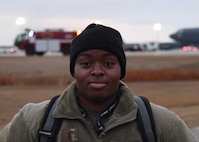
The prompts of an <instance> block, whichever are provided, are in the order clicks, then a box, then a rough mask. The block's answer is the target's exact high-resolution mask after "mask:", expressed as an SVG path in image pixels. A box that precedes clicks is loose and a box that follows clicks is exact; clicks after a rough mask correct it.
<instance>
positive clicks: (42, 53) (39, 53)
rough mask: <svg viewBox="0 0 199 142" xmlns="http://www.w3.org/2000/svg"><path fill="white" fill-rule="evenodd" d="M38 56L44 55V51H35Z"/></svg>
mask: <svg viewBox="0 0 199 142" xmlns="http://www.w3.org/2000/svg"><path fill="white" fill-rule="evenodd" d="M36 54H37V55H38V56H43V55H44V52H37V53H36Z"/></svg>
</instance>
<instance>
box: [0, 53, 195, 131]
mask: <svg viewBox="0 0 199 142" xmlns="http://www.w3.org/2000/svg"><path fill="white" fill-rule="evenodd" d="M68 67H69V57H68V56H65V57H61V56H45V57H37V56H34V57H0V113H1V115H0V130H1V129H2V127H3V126H4V125H5V124H7V123H8V122H9V121H10V120H11V118H12V117H13V115H14V114H15V113H16V112H17V111H19V109H20V108H21V107H22V106H23V105H24V104H26V103H28V102H40V101H43V100H46V99H50V98H51V97H53V96H54V95H57V94H59V93H61V92H62V91H63V89H64V88H65V87H66V86H67V85H68V84H69V83H70V82H71V81H72V80H73V78H72V77H71V76H70V73H69V68H68ZM124 81H125V82H126V83H127V84H128V85H129V87H130V88H131V89H132V91H133V92H134V94H135V95H143V96H146V97H148V98H149V99H150V101H151V102H153V103H156V104H159V105H162V106H165V107H167V108H168V109H170V110H172V111H174V112H176V113H177V114H178V115H179V116H180V117H182V119H183V120H184V121H185V122H186V123H187V124H188V126H189V127H194V126H199V93H198V92H199V56H143V57H141V56H128V57H127V74H126V77H125V78H124Z"/></svg>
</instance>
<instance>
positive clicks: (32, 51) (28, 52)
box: [25, 46, 35, 56]
mask: <svg viewBox="0 0 199 142" xmlns="http://www.w3.org/2000/svg"><path fill="white" fill-rule="evenodd" d="M25 52H26V55H28V56H32V55H34V54H35V49H34V46H27V47H26V48H25Z"/></svg>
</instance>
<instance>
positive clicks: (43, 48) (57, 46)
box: [14, 29, 81, 55]
mask: <svg viewBox="0 0 199 142" xmlns="http://www.w3.org/2000/svg"><path fill="white" fill-rule="evenodd" d="M80 32H81V31H64V30H62V29H48V30H45V31H34V30H31V29H26V30H25V32H24V33H21V34H19V35H17V36H16V39H15V42H14V45H15V46H17V47H18V48H19V49H21V50H24V51H25V53H26V55H34V54H36V55H43V54H44V53H46V52H48V51H50V52H62V53H63V55H67V54H69V51H70V44H71V42H72V40H73V39H74V38H75V37H76V36H77V35H78V34H80Z"/></svg>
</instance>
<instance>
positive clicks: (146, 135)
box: [38, 96, 156, 142]
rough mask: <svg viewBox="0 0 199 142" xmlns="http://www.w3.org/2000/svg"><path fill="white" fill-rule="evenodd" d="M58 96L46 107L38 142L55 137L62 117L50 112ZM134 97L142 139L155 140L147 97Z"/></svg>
mask: <svg viewBox="0 0 199 142" xmlns="http://www.w3.org/2000/svg"><path fill="white" fill-rule="evenodd" d="M58 97H59V96H55V97H53V98H52V99H51V101H50V103H49V105H48V107H47V109H46V112H45V115H44V117H43V120H42V123H41V128H40V129H39V140H38V142H54V141H55V139H56V137H57V134H58V132H59V129H60V127H61V123H62V119H58V118H54V117H53V116H52V112H53V110H54V108H55V106H56V100H57V98H58ZM134 98H135V101H136V102H137V104H138V107H139V109H138V113H137V124H138V129H139V130H140V133H141V136H142V141H143V142H156V129H155V123H154V119H153V114H152V110H151V106H150V103H149V101H148V99H147V98H145V97H143V96H134Z"/></svg>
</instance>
